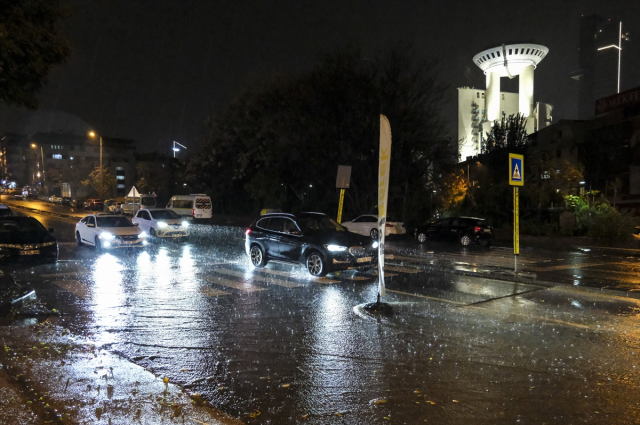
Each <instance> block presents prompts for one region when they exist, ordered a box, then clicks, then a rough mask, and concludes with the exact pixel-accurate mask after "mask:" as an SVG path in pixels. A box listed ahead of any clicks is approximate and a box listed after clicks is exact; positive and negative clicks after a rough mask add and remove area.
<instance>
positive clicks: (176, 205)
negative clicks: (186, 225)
mask: <svg viewBox="0 0 640 425" xmlns="http://www.w3.org/2000/svg"><path fill="white" fill-rule="evenodd" d="M167 209H168V210H172V211H173V212H175V213H176V214H178V215H181V216H183V217H184V218H187V219H189V220H193V219H196V218H197V219H200V218H211V198H210V197H209V196H208V195H205V194H204V193H194V194H191V195H176V196H172V197H171V199H170V200H169V203H168V204H167Z"/></svg>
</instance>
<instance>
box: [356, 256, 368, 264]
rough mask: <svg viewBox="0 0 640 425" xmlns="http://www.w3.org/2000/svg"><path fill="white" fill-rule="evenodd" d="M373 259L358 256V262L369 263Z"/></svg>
mask: <svg viewBox="0 0 640 425" xmlns="http://www.w3.org/2000/svg"><path fill="white" fill-rule="evenodd" d="M370 261H371V257H362V258H358V263H368V262H370Z"/></svg>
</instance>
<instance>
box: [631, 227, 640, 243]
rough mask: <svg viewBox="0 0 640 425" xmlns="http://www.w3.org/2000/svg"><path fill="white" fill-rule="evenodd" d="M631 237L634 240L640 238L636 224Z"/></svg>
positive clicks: (639, 229) (639, 228)
mask: <svg viewBox="0 0 640 425" xmlns="http://www.w3.org/2000/svg"><path fill="white" fill-rule="evenodd" d="M633 238H634V239H635V240H640V226H637V227H636V228H635V230H634V231H633Z"/></svg>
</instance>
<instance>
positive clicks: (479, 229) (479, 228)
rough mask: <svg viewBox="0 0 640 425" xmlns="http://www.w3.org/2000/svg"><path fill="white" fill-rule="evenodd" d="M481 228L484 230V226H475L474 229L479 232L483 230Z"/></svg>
mask: <svg viewBox="0 0 640 425" xmlns="http://www.w3.org/2000/svg"><path fill="white" fill-rule="evenodd" d="M481 230H482V228H481V227H480V226H475V227H474V228H473V231H474V232H479V231H481Z"/></svg>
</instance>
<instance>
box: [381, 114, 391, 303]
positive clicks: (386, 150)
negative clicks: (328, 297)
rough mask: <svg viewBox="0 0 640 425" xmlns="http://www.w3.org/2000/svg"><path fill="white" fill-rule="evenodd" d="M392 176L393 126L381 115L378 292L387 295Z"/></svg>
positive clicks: (382, 295)
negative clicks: (387, 232) (386, 240)
mask: <svg viewBox="0 0 640 425" xmlns="http://www.w3.org/2000/svg"><path fill="white" fill-rule="evenodd" d="M390 174H391V126H390V125H389V120H388V119H387V117H385V116H384V115H380V161H379V165H378V279H379V280H378V291H379V293H380V296H381V297H384V296H386V295H387V290H386V288H385V286H384V234H385V228H386V224H387V198H388V196H389V177H390Z"/></svg>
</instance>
